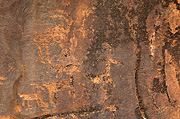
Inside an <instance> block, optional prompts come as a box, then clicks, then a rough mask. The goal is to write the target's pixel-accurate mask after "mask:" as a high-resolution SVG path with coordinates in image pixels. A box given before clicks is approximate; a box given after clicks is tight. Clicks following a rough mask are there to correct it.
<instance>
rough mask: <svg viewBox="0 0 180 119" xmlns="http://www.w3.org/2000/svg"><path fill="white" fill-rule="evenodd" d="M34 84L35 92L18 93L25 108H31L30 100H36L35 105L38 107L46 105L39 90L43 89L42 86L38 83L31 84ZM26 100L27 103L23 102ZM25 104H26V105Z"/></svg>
mask: <svg viewBox="0 0 180 119" xmlns="http://www.w3.org/2000/svg"><path fill="white" fill-rule="evenodd" d="M31 85H34V86H36V89H37V92H36V93H32V94H20V93H18V95H19V97H20V98H21V99H22V101H23V102H22V106H23V107H26V109H32V105H30V101H36V102H37V105H38V106H40V107H46V108H47V107H48V104H47V103H46V102H44V101H43V99H42V98H41V95H40V93H41V90H45V89H44V88H43V87H42V86H39V85H38V84H34V83H33V84H31ZM26 101H27V103H25V102H26ZM26 104H27V106H26Z"/></svg>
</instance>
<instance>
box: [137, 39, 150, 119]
mask: <svg viewBox="0 0 180 119" xmlns="http://www.w3.org/2000/svg"><path fill="white" fill-rule="evenodd" d="M136 45H137V46H136V68H135V85H136V87H135V88H136V97H137V100H138V107H139V111H140V113H141V117H142V118H143V119H148V116H147V114H146V112H145V108H144V103H143V99H142V97H141V96H140V94H139V84H138V81H139V76H138V73H139V70H140V63H141V46H140V43H139V41H138V40H137V43H136Z"/></svg>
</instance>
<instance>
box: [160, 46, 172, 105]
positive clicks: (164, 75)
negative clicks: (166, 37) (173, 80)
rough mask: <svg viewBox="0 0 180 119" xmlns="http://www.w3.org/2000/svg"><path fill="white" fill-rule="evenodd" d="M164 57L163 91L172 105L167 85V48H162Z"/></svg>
mask: <svg viewBox="0 0 180 119" xmlns="http://www.w3.org/2000/svg"><path fill="white" fill-rule="evenodd" d="M162 57H163V66H162V75H163V84H162V85H163V88H164V89H163V90H164V91H165V93H166V96H167V98H168V102H169V103H170V104H171V99H170V97H169V94H168V91H167V85H166V72H165V68H166V57H165V46H163V48H162Z"/></svg>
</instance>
